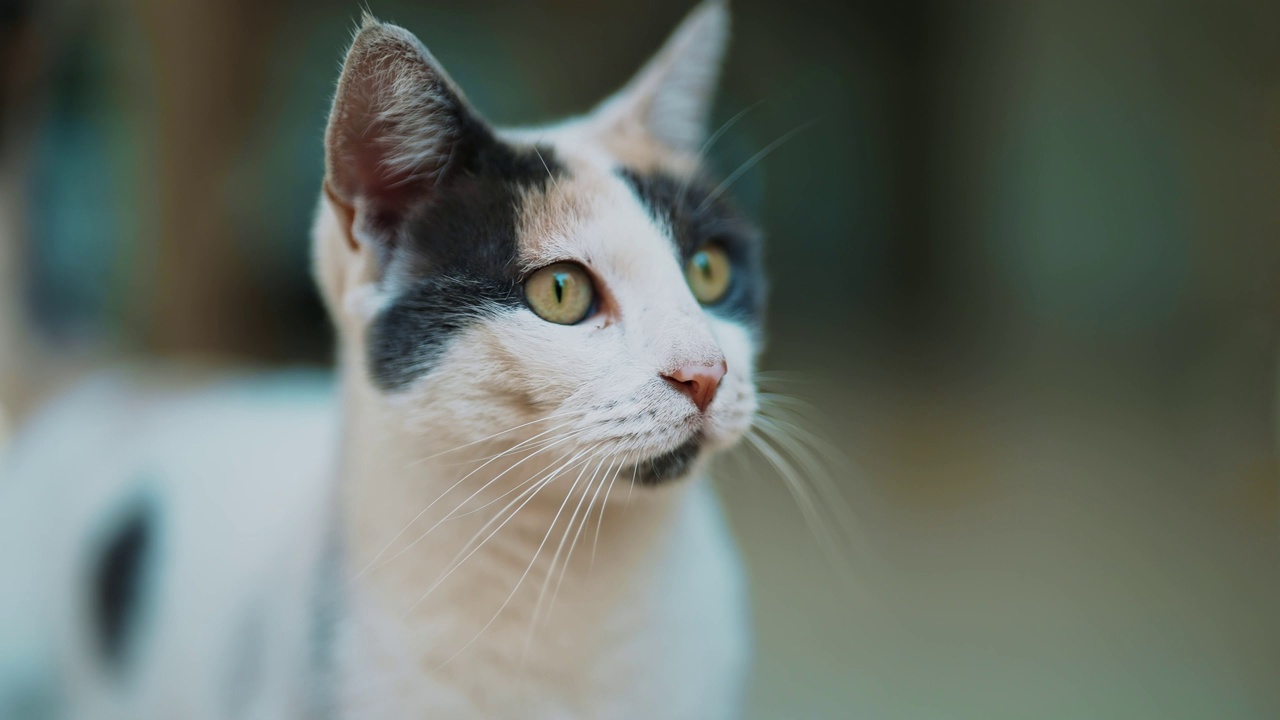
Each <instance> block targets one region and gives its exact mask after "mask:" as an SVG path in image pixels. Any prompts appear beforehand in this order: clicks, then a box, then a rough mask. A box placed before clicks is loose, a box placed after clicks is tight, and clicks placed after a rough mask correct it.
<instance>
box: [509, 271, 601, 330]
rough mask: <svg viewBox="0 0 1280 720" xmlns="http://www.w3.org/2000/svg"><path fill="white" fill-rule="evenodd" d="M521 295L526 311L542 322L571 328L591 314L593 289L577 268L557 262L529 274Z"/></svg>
mask: <svg viewBox="0 0 1280 720" xmlns="http://www.w3.org/2000/svg"><path fill="white" fill-rule="evenodd" d="M524 293H525V300H526V301H527V302H528V303H529V308H530V309H532V310H533V311H534V312H535V313H537V314H538V315H539V316H540V317H541V318H542V319H543V320H548V321H550V322H553V323H557V324H559V325H574V324H576V323H578V322H580V321H582V320H583V319H584V318H586V317H587V316H588V315H589V314H590V313H591V309H592V306H593V304H594V303H593V296H594V294H595V289H594V288H593V287H592V283H591V277H590V276H589V275H587V272H586V270H585V269H583V267H582V266H581V265H578V264H576V263H570V262H561V263H555V264H553V265H548V266H546V267H544V268H542V269H541V270H538V271H536V272H534V273H533V274H531V275H530V276H529V278H528V279H526V280H525V283H524Z"/></svg>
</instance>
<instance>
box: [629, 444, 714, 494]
mask: <svg viewBox="0 0 1280 720" xmlns="http://www.w3.org/2000/svg"><path fill="white" fill-rule="evenodd" d="M701 449H702V438H697V437H695V438H693V439H691V440H689V441H687V442H685V443H684V444H683V445H681V446H680V447H678V448H676V449H675V450H672V451H670V452H668V453H664V454H662V455H659V456H658V457H655V458H652V459H650V460H646V461H644V462H642V463H640V465H639V469H640V473H639V474H638V475H637V479H638V480H639V481H640V482H641V483H643V484H645V485H662V484H663V483H667V482H671V481H673V480H679V479H680V478H682V477H684V476H685V475H686V474H687V473H688V472H689V469H690V468H691V467H693V462H694V461H695V460H697V459H698V451H699V450H701Z"/></svg>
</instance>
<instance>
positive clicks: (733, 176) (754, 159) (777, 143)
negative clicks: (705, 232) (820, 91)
mask: <svg viewBox="0 0 1280 720" xmlns="http://www.w3.org/2000/svg"><path fill="white" fill-rule="evenodd" d="M817 122H818V121H817V120H810V121H809V122H807V123H805V124H803V125H801V126H800V127H798V128H795V129H793V130H791V131H790V132H786V133H783V135H782V137H780V138H778V139H777V140H774V141H773V142H771V143H769V144H768V145H766V146H765V147H764V149H763V150H761V151H760V152H758V153H756V154H755V155H752V156H751V157H750V158H748V159H747V161H746V162H744V163H742V165H740V166H738V169H737V170H734V171H733V172H732V173H730V174H729V177H727V178H725V179H724V181H723V182H721V183H720V184H719V185H717V186H716V189H715V190H712V191H711V194H710V195H708V196H707V197H706V199H705V200H703V201H702V204H700V205H698V209H697V210H695V211H694V214H695V215H697V214H699V213H701V212H702V211H703V210H706V209H707V206H708V205H710V204H711V203H713V202H715V200H716V198H718V197H720V195H721V194H722V193H724V191H725V190H728V189H729V186H730V185H732V184H734V183H735V182H737V180H738V178H740V177H742V175H743V174H744V173H746V172H747V171H748V170H750V169H751V168H753V167H755V165H756V163H758V162H760V161H761V160H763V159H765V158H766V157H768V156H769V153H772V152H773V151H774V150H777V149H778V148H779V147H781V146H782V144H783V143H785V142H786V141H788V140H790V139H791V138H793V137H795V136H796V135H799V134H800V133H802V132H804V131H805V130H808V129H809V128H811V127H813V126H814V125H815V124H816V123H817Z"/></svg>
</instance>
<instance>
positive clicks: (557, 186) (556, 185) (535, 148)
mask: <svg viewBox="0 0 1280 720" xmlns="http://www.w3.org/2000/svg"><path fill="white" fill-rule="evenodd" d="M533 151H534V152H535V153H537V155H538V159H539V160H542V167H543V169H544V170H546V171H547V177H549V178H551V185H552V187H554V188H555V189H556V190H559V189H560V181H559V180H557V179H556V176H555V175H554V174H552V172H551V168H550V167H549V166H548V165H547V161H546V159H545V158H543V157H542V151H541V150H539V149H538V146H537V144H534V145H533Z"/></svg>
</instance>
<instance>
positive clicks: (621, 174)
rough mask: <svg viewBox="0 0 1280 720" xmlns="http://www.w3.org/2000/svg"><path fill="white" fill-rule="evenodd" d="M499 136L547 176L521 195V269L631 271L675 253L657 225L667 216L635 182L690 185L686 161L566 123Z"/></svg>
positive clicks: (665, 228)
mask: <svg viewBox="0 0 1280 720" xmlns="http://www.w3.org/2000/svg"><path fill="white" fill-rule="evenodd" d="M503 134H504V137H505V138H506V139H507V141H508V142H512V143H518V144H520V145H524V146H525V147H528V148H531V149H532V151H533V152H534V153H535V154H536V155H537V156H538V158H539V161H540V162H542V163H543V164H544V165H545V168H544V169H546V171H547V176H548V180H547V182H545V183H538V184H536V185H532V186H529V187H528V188H526V189H525V191H524V192H523V194H522V197H521V202H520V214H519V220H518V232H517V238H518V242H519V262H520V265H521V266H522V269H523V270H526V271H527V270H531V269H534V268H537V267H540V266H542V265H546V264H548V263H552V262H557V261H561V260H580V261H584V262H588V263H590V262H592V261H595V262H598V263H602V264H613V265H619V264H621V265H624V266H628V267H632V268H634V267H635V266H636V265H635V264H636V263H638V262H641V261H644V260H647V261H649V263H652V261H653V260H655V259H660V258H663V257H666V258H673V259H674V258H676V257H678V256H679V255H680V251H679V247H678V246H677V244H676V239H675V238H674V236H673V233H674V230H675V229H674V228H673V227H671V224H670V223H668V222H664V221H663V216H664V215H666V214H669V213H667V212H665V211H664V210H663V209H660V208H655V207H654V206H653V205H652V203H650V202H648V199H647V198H645V197H643V196H642V195H641V194H640V193H639V192H638V188H637V184H636V182H635V178H638V177H645V178H670V179H674V180H678V181H679V182H680V183H681V184H682V185H684V186H686V187H690V188H691V187H693V185H694V179H695V177H696V176H697V175H698V170H697V167H696V163H695V162H694V161H693V160H692V159H691V158H688V157H685V156H682V155H680V154H678V153H673V152H671V151H669V150H666V149H664V148H662V147H660V146H658V145H656V144H655V143H653V142H652V140H651V139H645V138H643V137H641V136H636V137H628V134H627V133H625V132H623V133H618V132H614V133H610V134H608V135H606V136H597V135H594V134H592V133H591V132H590V129H589V126H588V127H582V126H579V125H577V124H575V123H573V122H570V123H566V124H564V125H562V126H559V127H556V128H553V129H551V130H549V131H547V130H543V131H518V130H517V131H507V132H504V133H503ZM601 269H604V268H601Z"/></svg>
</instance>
